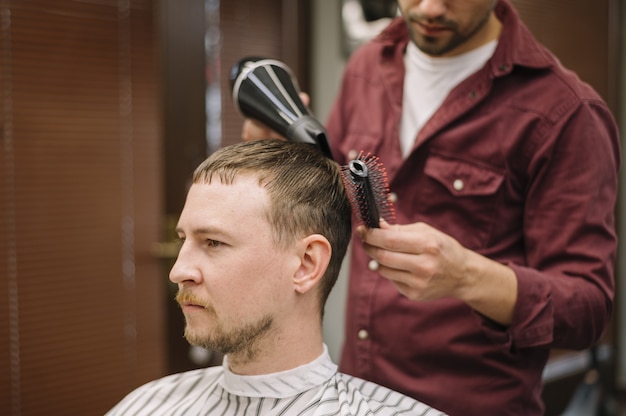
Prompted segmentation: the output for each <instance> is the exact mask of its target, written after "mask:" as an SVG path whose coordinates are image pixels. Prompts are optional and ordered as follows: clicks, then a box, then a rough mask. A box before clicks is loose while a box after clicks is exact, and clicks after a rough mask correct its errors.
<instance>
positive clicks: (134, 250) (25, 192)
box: [0, 0, 165, 415]
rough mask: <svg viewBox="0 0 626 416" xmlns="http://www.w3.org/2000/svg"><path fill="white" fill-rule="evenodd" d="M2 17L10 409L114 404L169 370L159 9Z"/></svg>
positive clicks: (2, 329)
mask: <svg viewBox="0 0 626 416" xmlns="http://www.w3.org/2000/svg"><path fill="white" fill-rule="evenodd" d="M0 12H1V28H0V29H1V31H2V32H1V35H2V37H1V39H0V86H1V91H2V96H1V100H2V101H1V104H2V105H1V107H0V117H1V119H0V121H1V122H2V130H1V132H2V136H0V172H1V173H0V178H1V179H0V215H1V217H0V360H2V365H1V368H2V371H0V414H3V415H43V414H47V415H61V414H65V415H99V414H103V413H104V412H105V411H106V410H107V409H108V408H109V407H110V406H112V405H113V404H114V403H115V402H116V401H118V400H119V399H120V398H121V397H122V396H123V395H124V394H126V393H127V392H128V391H129V390H130V389H131V388H133V387H134V386H136V385H137V384H139V383H142V382H144V381H146V380H148V379H151V378H154V377H156V376H159V375H160V374H161V373H162V372H163V367H164V363H163V358H162V357H163V351H162V350H163V346H162V344H161V343H155V342H154V340H155V339H161V338H162V337H163V335H162V333H161V331H162V329H161V326H162V325H161V323H162V321H163V318H162V316H160V314H159V310H161V309H162V308H161V307H160V303H161V302H162V291H163V288H164V287H165V286H164V283H163V282H161V281H160V279H161V276H162V275H161V270H160V269H159V263H158V262H157V261H156V260H155V259H153V258H152V257H151V256H150V255H149V246H150V243H151V242H152V241H156V240H158V238H159V234H158V233H159V204H160V192H161V191H160V184H161V178H160V176H159V174H158V172H159V171H160V170H159V164H160V160H159V158H160V153H159V152H160V147H159V122H158V116H159V107H158V97H159V94H158V90H157V71H156V69H155V68H156V65H155V64H156V62H155V59H154V45H153V43H154V39H153V38H154V35H153V10H152V3H151V2H150V1H149V0H127V1H116V0H55V1H46V0H22V1H17V0H4V1H2V2H1V3H0Z"/></svg>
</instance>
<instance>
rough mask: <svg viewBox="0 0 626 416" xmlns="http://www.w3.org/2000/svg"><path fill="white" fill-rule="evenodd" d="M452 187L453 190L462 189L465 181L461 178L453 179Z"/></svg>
mask: <svg viewBox="0 0 626 416" xmlns="http://www.w3.org/2000/svg"><path fill="white" fill-rule="evenodd" d="M452 187H453V188H454V190H455V191H462V190H463V188H465V183H464V182H463V180H462V179H455V180H454V182H452Z"/></svg>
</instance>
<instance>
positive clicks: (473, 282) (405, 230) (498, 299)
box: [357, 221, 517, 325]
mask: <svg viewBox="0 0 626 416" xmlns="http://www.w3.org/2000/svg"><path fill="white" fill-rule="evenodd" d="M357 232H358V234H359V236H360V237H361V240H362V241H363V248H364V249H365V252H366V253H367V254H368V255H369V256H370V257H371V258H372V259H373V260H375V261H373V262H370V269H374V270H377V271H378V273H380V274H381V275H382V276H383V277H385V278H387V279H389V281H391V283H393V284H394V285H395V286H396V287H397V288H398V291H399V292H400V293H402V294H403V295H404V296H406V297H407V298H409V299H412V300H415V301H428V300H435V299H441V298H448V297H452V298H457V299H459V300H461V301H463V302H465V303H466V304H468V305H469V306H470V307H472V308H473V309H475V310H477V311H478V312H480V313H482V314H483V315H485V316H487V317H489V318H491V319H493V320H494V321H496V322H500V323H501V324H504V325H508V324H510V323H511V322H512V320H513V314H514V310H515V304H516V302H517V277H516V275H515V272H514V271H513V270H512V269H511V268H510V267H508V266H506V265H504V264H501V263H498V262H496V261H493V260H491V259H488V258H486V257H484V256H482V255H480V254H478V253H476V252H475V251H472V250H469V249H467V248H465V247H463V246H462V245H461V244H459V242H458V241H457V240H455V239H454V238H452V237H451V236H449V235H447V234H444V233H442V232H441V231H439V230H437V229H435V228H433V227H431V226H429V225H428V224H425V223H421V222H418V223H414V224H408V225H390V224H388V223H386V222H384V221H381V222H380V228H373V229H367V228H365V227H364V226H360V227H359V228H358V229H357Z"/></svg>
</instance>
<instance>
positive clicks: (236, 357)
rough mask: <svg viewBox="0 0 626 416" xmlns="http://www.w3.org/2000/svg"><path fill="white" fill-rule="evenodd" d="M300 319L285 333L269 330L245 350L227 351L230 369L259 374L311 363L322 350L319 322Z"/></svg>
mask: <svg viewBox="0 0 626 416" xmlns="http://www.w3.org/2000/svg"><path fill="white" fill-rule="evenodd" d="M317 326H319V327H320V328H319V329H314V330H311V328H315V326H310V325H306V324H304V323H301V325H299V326H298V327H297V329H293V330H291V331H288V332H289V333H288V334H285V333H284V332H285V331H283V332H282V333H276V332H272V333H268V334H267V336H266V337H264V339H262V340H258V342H255V345H254V346H253V347H251V349H248V350H246V351H242V352H239V353H234V354H228V356H227V358H228V366H229V368H230V371H232V372H233V373H235V374H239V375H260V374H270V373H277V372H280V371H286V370H290V369H292V368H296V367H299V366H301V365H303V364H307V363H310V362H311V361H313V360H315V359H316V358H317V357H319V356H320V354H322V351H323V350H324V347H323V340H322V331H321V325H319V323H318V325H317Z"/></svg>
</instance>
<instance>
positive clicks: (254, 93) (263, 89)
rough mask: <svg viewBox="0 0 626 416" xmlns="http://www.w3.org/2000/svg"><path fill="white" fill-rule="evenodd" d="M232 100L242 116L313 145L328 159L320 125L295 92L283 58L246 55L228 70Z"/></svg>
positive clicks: (296, 91)
mask: <svg viewBox="0 0 626 416" xmlns="http://www.w3.org/2000/svg"><path fill="white" fill-rule="evenodd" d="M230 82H231V88H232V93H233V102H234V103H235V107H236V108H237V110H238V111H239V112H240V113H241V114H242V115H244V116H245V117H250V118H253V119H256V120H258V121H260V122H262V123H263V124H265V125H267V126H269V127H270V128H272V129H273V130H275V131H276V132H278V133H279V134H281V135H283V136H285V137H286V138H288V139H289V140H293V141H295V142H301V143H309V144H312V145H315V146H317V148H318V149H319V150H320V151H322V153H323V154H324V155H326V156H327V157H328V158H330V159H332V153H331V151H330V146H329V144H328V135H327V133H326V130H325V129H324V126H322V124H321V123H320V122H319V121H317V120H316V119H315V117H313V115H312V114H311V113H310V112H309V110H308V109H307V108H306V106H305V105H304V103H303V102H302V100H301V99H300V96H299V95H298V93H299V92H300V89H299V87H298V82H297V80H296V78H295V76H294V75H293V72H292V71H291V69H290V68H289V67H288V66H287V65H285V64H284V63H283V62H280V61H277V60H274V59H266V58H258V57H247V58H244V59H242V60H240V61H239V62H237V63H236V64H235V65H234V66H233V68H232V70H231V74H230Z"/></svg>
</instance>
